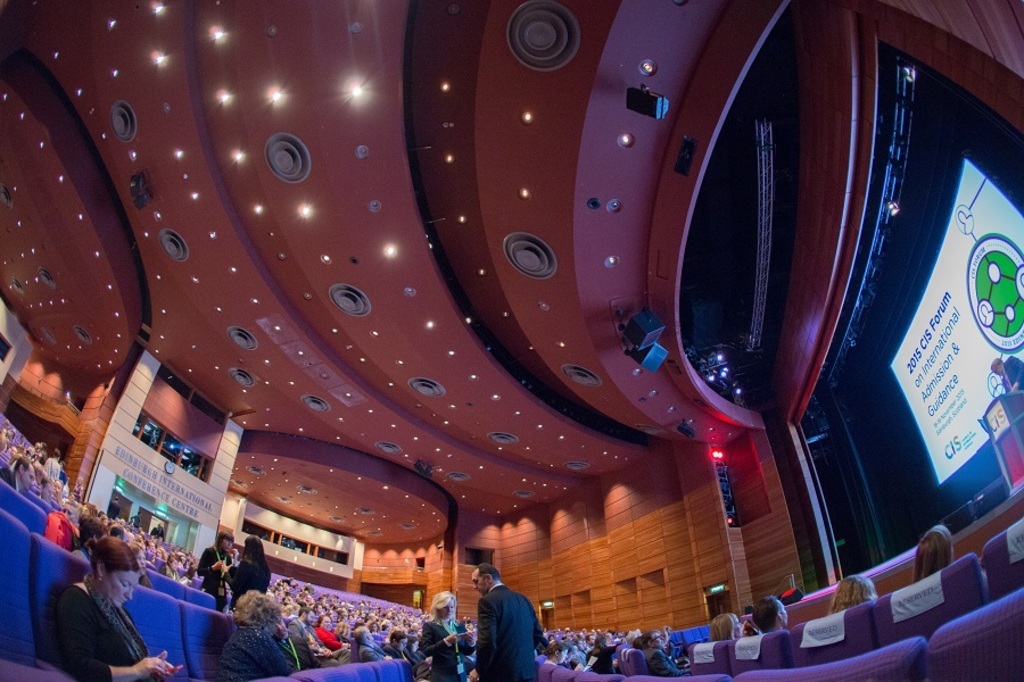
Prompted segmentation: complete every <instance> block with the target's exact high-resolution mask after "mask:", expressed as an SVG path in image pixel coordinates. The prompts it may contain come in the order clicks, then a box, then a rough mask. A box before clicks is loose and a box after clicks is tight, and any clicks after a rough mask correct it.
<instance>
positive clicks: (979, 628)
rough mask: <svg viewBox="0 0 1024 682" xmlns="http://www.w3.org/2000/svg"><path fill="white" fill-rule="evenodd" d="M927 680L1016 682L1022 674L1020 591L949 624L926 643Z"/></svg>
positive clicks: (1023, 608) (1023, 593) (1023, 600)
mask: <svg viewBox="0 0 1024 682" xmlns="http://www.w3.org/2000/svg"><path fill="white" fill-rule="evenodd" d="M927 660H928V679H929V680H934V681H935V682H943V681H944V680H950V681H952V680H986V681H987V682H1000V681H1001V680H1007V681H1009V680H1019V679H1021V675H1022V671H1024V588H1022V589H1020V590H1017V591H1016V592H1013V593H1012V594H1009V595H1007V596H1005V597H1003V598H1002V599H1000V600H999V601H995V602H992V603H991V604H989V605H987V606H983V607H981V608H980V609H978V610H976V611H973V612H971V613H969V614H967V615H966V616H961V617H960V618H957V619H955V620H951V621H949V622H948V623H946V624H945V625H943V626H942V627H940V628H939V629H938V630H936V631H935V634H933V635H932V637H931V639H930V640H929V641H928V659H927Z"/></svg>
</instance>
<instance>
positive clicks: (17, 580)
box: [0, 483, 36, 679]
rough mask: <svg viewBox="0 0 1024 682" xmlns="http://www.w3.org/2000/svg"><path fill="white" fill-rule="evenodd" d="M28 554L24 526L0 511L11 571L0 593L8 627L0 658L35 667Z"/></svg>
mask: <svg viewBox="0 0 1024 682" xmlns="http://www.w3.org/2000/svg"><path fill="white" fill-rule="evenodd" d="M0 485H3V486H4V487H6V484H2V483H0ZM30 555H31V536H30V535H29V532H28V529H27V528H26V527H25V524H23V523H22V522H21V521H19V520H18V519H17V518H15V517H14V516H12V515H11V514H9V513H8V512H7V510H6V509H0V556H2V557H3V558H4V563H5V564H6V565H7V566H8V567H9V568H10V569H12V570H9V571H8V572H7V573H6V575H5V576H4V583H5V584H4V589H2V590H0V610H2V611H3V614H4V617H5V618H6V620H7V627H3V628H0V658H4V659H7V660H10V661H13V662H15V663H21V664H22V665H28V666H34V665H35V664H36V644H35V639H34V638H33V636H32V626H31V625H30V623H31V622H32V621H31V615H30V612H29V584H28V575H29V571H28V567H29V560H30ZM3 679H6V677H5V678H3Z"/></svg>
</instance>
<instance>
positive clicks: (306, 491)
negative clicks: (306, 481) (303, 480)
mask: <svg viewBox="0 0 1024 682" xmlns="http://www.w3.org/2000/svg"><path fill="white" fill-rule="evenodd" d="M295 489H296V490H298V491H299V493H300V494H302V495H316V494H317V489H316V488H312V487H310V486H308V485H299V486H295Z"/></svg>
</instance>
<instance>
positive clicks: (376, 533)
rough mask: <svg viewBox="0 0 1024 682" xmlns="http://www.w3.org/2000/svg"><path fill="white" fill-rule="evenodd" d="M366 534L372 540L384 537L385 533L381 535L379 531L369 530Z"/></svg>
mask: <svg viewBox="0 0 1024 682" xmlns="http://www.w3.org/2000/svg"><path fill="white" fill-rule="evenodd" d="M366 534H367V535H369V536H370V537H371V538H379V537H380V536H382V535H384V533H381V532H380V531H379V530H368V531H366Z"/></svg>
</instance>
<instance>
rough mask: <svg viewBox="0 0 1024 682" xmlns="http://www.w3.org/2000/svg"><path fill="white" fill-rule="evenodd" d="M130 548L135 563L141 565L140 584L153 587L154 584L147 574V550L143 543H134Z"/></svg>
mask: <svg viewBox="0 0 1024 682" xmlns="http://www.w3.org/2000/svg"><path fill="white" fill-rule="evenodd" d="M128 547H130V548H131V550H132V554H133V555H134V556H135V561H136V562H138V564H139V584H140V585H142V586H143V587H150V588H151V587H153V582H152V581H151V580H150V579H149V574H148V573H146V550H145V548H143V546H142V543H141V542H133V543H131V544H130V545H128Z"/></svg>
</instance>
